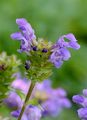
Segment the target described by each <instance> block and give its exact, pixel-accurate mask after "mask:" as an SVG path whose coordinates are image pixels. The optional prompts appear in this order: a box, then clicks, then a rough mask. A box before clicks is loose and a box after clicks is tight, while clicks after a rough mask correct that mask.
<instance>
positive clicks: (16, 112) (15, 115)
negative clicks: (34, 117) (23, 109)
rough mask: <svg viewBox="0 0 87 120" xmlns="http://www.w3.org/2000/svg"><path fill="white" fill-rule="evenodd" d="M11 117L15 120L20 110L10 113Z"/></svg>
mask: <svg viewBox="0 0 87 120" xmlns="http://www.w3.org/2000/svg"><path fill="white" fill-rule="evenodd" d="M11 115H12V116H13V117H15V118H18V117H19V115H20V110H16V111H13V112H11Z"/></svg>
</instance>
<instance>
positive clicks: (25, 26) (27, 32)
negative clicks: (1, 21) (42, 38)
mask: <svg viewBox="0 0 87 120" xmlns="http://www.w3.org/2000/svg"><path fill="white" fill-rule="evenodd" d="M16 23H17V24H18V25H19V29H20V30H21V31H22V32H23V33H24V37H25V38H26V39H27V40H33V39H36V36H35V34H34V30H33V29H32V27H31V25H30V24H29V23H28V22H27V20H26V19H24V18H19V19H16Z"/></svg>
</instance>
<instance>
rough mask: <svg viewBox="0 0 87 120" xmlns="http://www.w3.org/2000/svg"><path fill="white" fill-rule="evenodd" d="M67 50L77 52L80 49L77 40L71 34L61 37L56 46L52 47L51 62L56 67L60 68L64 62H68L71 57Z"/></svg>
mask: <svg viewBox="0 0 87 120" xmlns="http://www.w3.org/2000/svg"><path fill="white" fill-rule="evenodd" d="M65 39H68V41H65ZM67 48H73V49H76V50H77V49H79V48H80V45H79V44H78V43H77V40H76V38H75V37H74V35H73V34H71V33H70V34H67V35H63V36H61V37H60V38H59V40H58V41H57V42H56V44H54V45H53V46H52V49H51V51H52V54H51V56H50V62H52V63H53V64H54V65H55V67H57V68H60V67H61V65H62V64H63V61H67V60H68V59H69V58H70V57H71V55H70V52H69V50H68V49H67Z"/></svg>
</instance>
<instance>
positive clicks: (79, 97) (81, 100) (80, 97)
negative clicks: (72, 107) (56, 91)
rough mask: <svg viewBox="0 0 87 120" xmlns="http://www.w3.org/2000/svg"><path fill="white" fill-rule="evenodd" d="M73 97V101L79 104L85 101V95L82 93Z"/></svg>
mask: <svg viewBox="0 0 87 120" xmlns="http://www.w3.org/2000/svg"><path fill="white" fill-rule="evenodd" d="M72 99H73V102H75V103H77V104H82V103H83V102H84V97H83V96H81V95H74V96H73V98H72Z"/></svg>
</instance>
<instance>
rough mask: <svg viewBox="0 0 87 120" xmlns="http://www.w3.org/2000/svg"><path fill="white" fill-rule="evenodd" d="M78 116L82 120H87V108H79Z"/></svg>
mask: <svg viewBox="0 0 87 120" xmlns="http://www.w3.org/2000/svg"><path fill="white" fill-rule="evenodd" d="M78 116H79V118H81V119H82V120H87V108H81V109H79V110H78Z"/></svg>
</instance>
